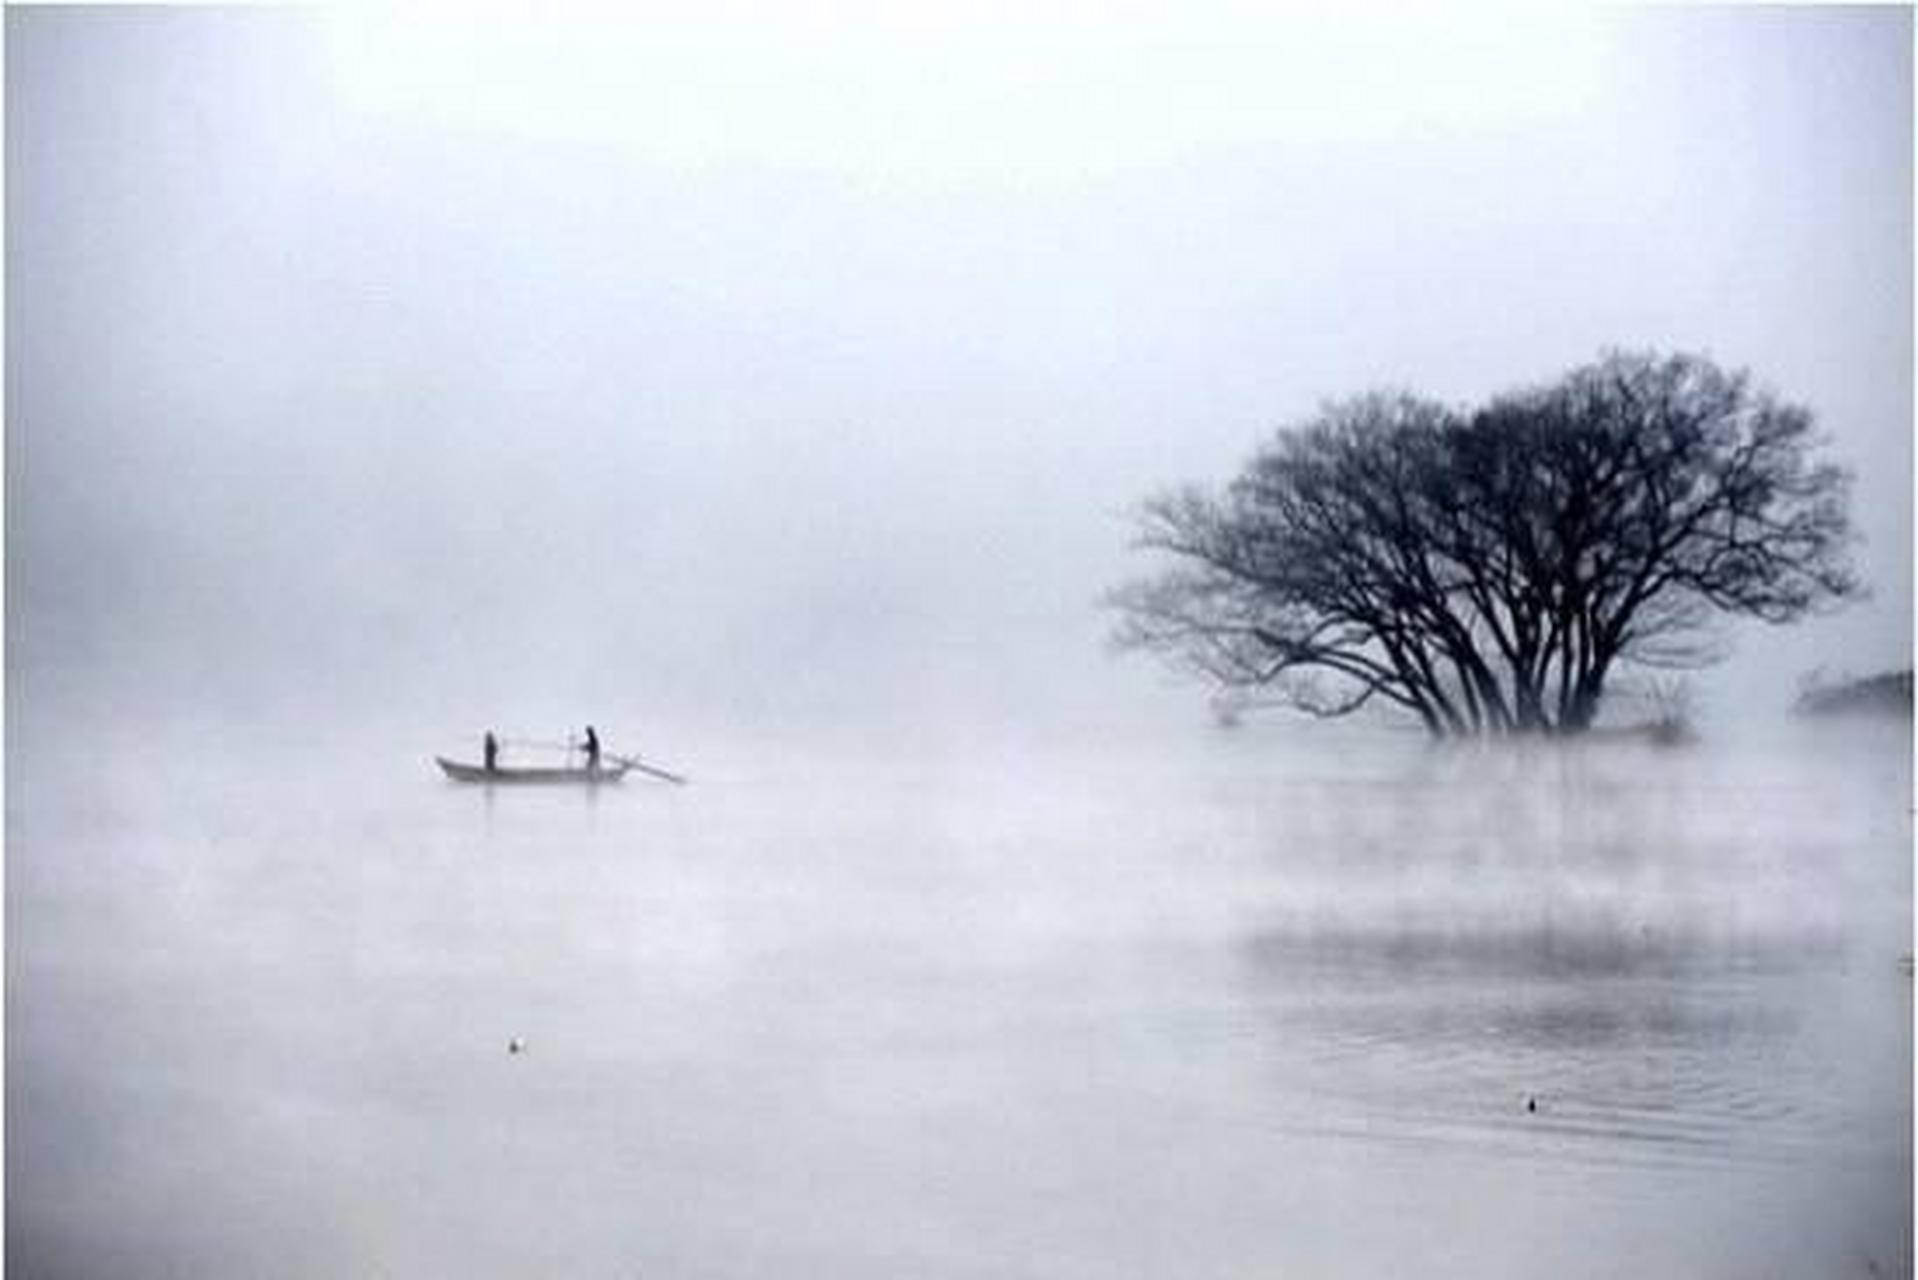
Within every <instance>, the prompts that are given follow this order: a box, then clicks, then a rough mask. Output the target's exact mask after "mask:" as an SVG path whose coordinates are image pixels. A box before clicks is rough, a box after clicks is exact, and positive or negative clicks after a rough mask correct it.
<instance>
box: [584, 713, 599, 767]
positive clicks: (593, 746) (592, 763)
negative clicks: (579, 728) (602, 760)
mask: <svg viewBox="0 0 1918 1280" xmlns="http://www.w3.org/2000/svg"><path fill="white" fill-rule="evenodd" d="M586 768H587V770H588V772H592V773H597V772H599V735H598V734H597V733H595V732H593V726H592V725H590V724H589V725H587V726H586Z"/></svg>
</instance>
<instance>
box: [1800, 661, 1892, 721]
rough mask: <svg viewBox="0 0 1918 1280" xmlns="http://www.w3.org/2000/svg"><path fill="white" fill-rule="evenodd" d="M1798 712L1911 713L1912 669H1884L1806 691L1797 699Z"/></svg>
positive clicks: (1833, 713)
mask: <svg viewBox="0 0 1918 1280" xmlns="http://www.w3.org/2000/svg"><path fill="white" fill-rule="evenodd" d="M1797 710H1798V714H1800V715H1808V716H1836V715H1883V716H1894V715H1895V716H1909V715H1911V672H1910V670H1905V671H1887V672H1885V673H1884V674H1883V675H1876V676H1867V677H1865V678H1864V679H1862V680H1847V681H1844V682H1842V683H1840V684H1834V685H1829V686H1826V687H1823V688H1813V689H1808V690H1806V691H1805V693H1804V694H1803V695H1801V696H1800V697H1799V699H1798V707H1797Z"/></svg>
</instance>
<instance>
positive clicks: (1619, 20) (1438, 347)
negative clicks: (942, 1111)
mask: <svg viewBox="0 0 1918 1280" xmlns="http://www.w3.org/2000/svg"><path fill="white" fill-rule="evenodd" d="M1055 12H1057V13H1058V14H1059V15H1061V16H1055V17H1052V18H1027V17H1019V18H1016V19H1015V18H1013V17H1011V16H1001V17H998V18H994V19H991V20H970V19H961V18H959V17H956V16H951V15H947V16H933V17H926V16H919V17H915V18H912V19H910V20H886V21H879V22H873V21H864V22H861V21H855V20H854V19H853V18H852V17H851V16H850V15H846V14H841V15H839V16H836V17H835V16H833V15H831V14H829V13H828V12H827V11H823V10H815V11H813V16H811V17H808V18H806V19H803V20H782V21H780V22H764V21H747V20H745V19H743V18H740V19H733V20H727V19H721V20H696V19H692V18H686V17H681V18H679V19H677V20H671V19H668V18H667V17H665V16H663V15H661V14H658V13H655V14H654V15H653V16H652V17H650V18H648V19H645V20H636V21H630V22H627V23H624V24H615V23H612V22H610V21H607V20H602V19H597V18H595V19H588V18H577V19H572V20H568V21H563V22H562V21H557V20H551V19H545V18H542V19H539V20H537V21H529V22H523V23H520V24H517V25H503V24H501V23H499V22H497V21H495V22H493V23H490V24H489V25H487V26H486V27H485V28H483V29H482V28H480V27H476V26H468V27H460V26H457V25H450V24H447V23H444V22H433V21H428V20H424V19H415V20H408V21H401V20H397V19H392V18H387V17H382V16H379V15H376V14H369V13H364V12H359V11H345V10H338V11H327V12H320V13H310V12H292V11H285V10H280V11H261V10H238V9H218V8H195V9H37V10H35V9H21V8H11V9H9V10H8V12H7V16H6V24H7V25H6V31H7V131H8V133H7V144H8V169H7V201H8V206H7V253H8V259H7V302H8V311H7V322H8V323H7V333H8V350H7V374H8V377H7V389H8V405H7V415H6V416H7V422H6V426H7V465H8V491H7V510H8V516H7V534H8V539H7V561H8V578H9V582H8V587H9V596H8V640H9V656H8V664H9V667H10V668H11V677H12V691H13V692H14V693H15V695H16V696H18V695H19V693H20V692H21V691H22V690H26V691H27V692H28V695H29V696H33V695H34V693H36V692H37V691H40V690H50V689H53V688H56V687H57V688H60V689H70V690H78V691H80V692H82V693H90V694H94V695H97V696H99V697H102V698H104V697H108V696H120V695H121V694H128V695H131V694H151V695H153V696H156V697H160V698H164V699H175V700H183V701H187V702H200V703H204V704H206V705H209V706H216V707H230V708H235V709H249V708H261V707H272V706H276V705H280V704H281V703H283V702H285V703H291V702H297V701H298V700H299V699H302V698H307V697H311V696H313V695H316V694H317V695H320V696H323V697H325V698H326V699H328V700H329V701H330V702H332V703H334V704H337V705H339V706H341V707H344V708H349V709H350V708H353V707H357V706H368V705H376V704H386V705H390V704H391V702H392V701H393V699H394V698H396V697H397V698H399V699H401V700H402V701H405V700H406V699H412V700H415V701H416V702H417V705H418V707H419V713H420V714H421V715H422V716H440V717H454V718H455V722H456V723H465V722H464V721H459V720H457V717H458V716H459V715H461V714H464V713H465V712H466V711H467V709H469V708H470V709H471V715H472V717H473V721H472V722H473V723H483V722H485V721H487V720H491V719H494V718H499V719H502V720H511V719H512V718H513V717H514V714H515V712H516V710H517V711H524V712H526V713H527V714H531V710H532V709H534V708H537V709H538V711H539V713H540V714H545V713H546V712H547V711H548V709H549V708H554V707H558V706H560V705H565V706H568V707H572V706H577V705H582V704H588V705H590V704H600V705H604V704H607V703H614V702H617V703H620V704H622V705H629V706H630V705H638V706H645V707H649V708H658V709H664V710H670V711H671V712H672V713H674V714H683V715H687V716H698V717H704V718H708V719H712V720H718V721H726V720H729V719H730V720H737V721H740V722H748V721H750V720H751V719H752V718H754V717H766V716H793V717H804V716H808V715H822V714H844V715H851V716H858V715H864V714H890V713H911V712H913V711H919V710H936V709H950V708H955V707H968V708H972V709H974V710H981V711H984V712H986V713H991V712H994V711H999V710H1004V711H1007V712H1031V711H1035V710H1036V711H1038V712H1042V713H1057V714H1060V715H1085V714H1103V713H1104V712H1106V711H1109V710H1110V709H1111V708H1113V707H1115V706H1119V705H1122V704H1126V703H1128V702H1129V701H1133V700H1136V701H1138V702H1139V703H1140V704H1141V705H1144V704H1146V703H1153V704H1154V705H1158V704H1161V703H1163V702H1164V701H1165V700H1166V699H1168V698H1177V699H1186V700H1189V701H1191V702H1192V703H1194V704H1196V703H1198V702H1199V701H1200V695H1199V693H1198V692H1196V691H1193V692H1180V693H1176V694H1174V693H1170V692H1168V690H1167V689H1166V688H1165V677H1164V676H1163V675H1162V674H1161V673H1160V672H1159V671H1158V670H1157V669H1156V668H1154V667H1153V666H1152V665H1151V664H1149V663H1148V662H1146V661H1145V660H1143V659H1138V658H1133V659H1115V658H1113V657H1111V656H1110V655H1108V654H1107V653H1106V652H1105V651H1104V650H1103V647H1102V638H1103V636H1104V634H1105V632H1106V630H1107V627H1108V625H1109V620H1108V619H1107V618H1105V617H1103V616H1102V615H1101V613H1100V611H1099V609H1098V608H1097V600H1098V597H1099V595H1100V594H1101V592H1102V591H1103V590H1104V589H1105V588H1107V587H1109V586H1111V585H1112V584H1114V583H1115V582H1116V581H1118V580H1120V579H1122V578H1124V577H1126V576H1128V575H1130V574H1132V573H1135V572H1138V571H1140V570H1141V569H1143V568H1144V565H1143V564H1141V563H1138V562H1136V561H1135V559H1134V557H1132V556H1131V555H1130V554H1129V553H1128V551H1127V549H1126V547H1127V541H1128V538H1129V536H1130V531H1129V528H1128V525H1127V522H1126V518H1125V517H1126V511H1127V509H1128V508H1129V507H1130V506H1131V505H1132V504H1133V503H1135V502H1136V501H1137V500H1139V499H1141V498H1143V497H1145V496H1147V495H1149V494H1150V493H1152V492H1154V491H1156V490H1158V489H1161V488H1164V487H1167V486H1170V485H1174V484H1178V483H1182V482H1186V481H1200V482H1222V481H1224V480H1226V479H1229V478H1230V476H1231V474H1232V473H1233V471H1234V470H1235V469H1236V468H1237V467H1238V466H1239V465H1240V464H1242V463H1243V461H1244V460H1245V459H1246V457H1247V456H1248V455H1249V454H1250V453H1251V451H1252V450H1253V449H1254V448H1255V447H1257V445H1258V444H1259V443H1260V442H1262V441H1263V440H1265V439H1267V438H1268V437H1269V435H1270V433H1271V432H1272V431H1273V430H1275V429H1276V428H1278V427H1279V426H1281V425H1283V424H1285V423H1288V422H1293V421H1297V420H1298V419H1299V418H1300V417H1302V416H1304V415H1306V414H1309V413H1310V412H1311V411H1312V409H1313V408H1314V407H1315V406H1316V405H1317V404H1318V403H1319V402H1321V401H1322V400H1324V399H1326V398H1330V397H1337V396H1342V395H1346V394H1350V393H1353V392H1357V391H1361V390H1364V389H1367V388H1369V387H1373V386H1379V385H1385V386H1405V387H1411V388H1414V389H1417V390H1420V391H1423V392H1426V393H1428V394H1431V395H1435V396H1438V397H1441V398H1443V399H1446V400H1449V401H1453V402H1457V403H1468V402H1471V401H1475V400H1478V399H1482V398H1484V397H1487V396H1489V395H1492V394H1494V393H1496V392H1498V391H1501V390H1504V389H1507V388H1510V387H1513V386H1516V385H1520V384H1525V383H1530V382H1534V381H1538V380H1542V379H1545V378H1549V377H1552V376H1554V375H1556V374H1558V373H1560V372H1562V371H1563V370H1565V369H1567V368H1569V367H1571V366H1572V365H1575V364H1577V363H1580V362H1583V361H1586V360H1589V359H1591V358H1593V357H1594V356H1596V355H1597V354H1598V353H1599V352H1600V351H1601V349H1603V348H1605V347H1608V346H1629V347H1643V346H1652V347H1659V348H1666V349H1685V350H1694V351H1704V352H1707V353H1709V354H1710V355H1712V356H1713V357H1714V358H1716V359H1718V360H1719V361H1720V362H1722V363H1724V364H1727V365H1731V366H1743V367H1749V368H1750V369H1751V370H1752V371H1753V373H1754V374H1755V375H1756V376H1757V378H1758V379H1759V380H1760V381H1761V382H1763V383H1765V384H1767V385H1769V386H1772V387H1774V388H1775V389H1777V390H1778V391H1779V392H1780V393H1782V394H1784V395H1785V396H1787V397H1789V398H1791V399H1795V400H1799V401H1802V402H1804V403H1807V404H1808V405H1810V406H1811V407H1812V409H1813V410H1814V411H1815V412H1816V413H1817V415H1818V416H1819V418H1820V420H1821V421H1822V423H1823V424H1824V425H1825V427H1826V428H1827V429H1828V430H1829V432H1830V433H1831V435H1832V437H1833V440H1834V442H1835V446H1836V450H1837V452H1838V455H1839V456H1840V457H1841V458H1842V459H1844V460H1846V461H1848V462H1850V463H1851V464H1852V465H1854V466H1855V467H1856V468H1857V469H1858V473H1859V482H1858V487H1857V493H1856V514H1857V517H1858V523H1859V526H1860V529H1861V531H1862V532H1863V534H1864V535H1865V538H1866V541H1865V543H1864V544H1863V545H1862V546H1861V548H1860V551H1859V555H1860V563H1861V564H1862V566H1863V568H1864V570H1865V574H1866V577H1867V578H1868V580H1869V581H1870V582H1871V583H1872V585H1873V588H1874V590H1875V593H1876V594H1875V598H1874V600H1873V601H1872V602H1871V603H1870V604H1869V605H1866V606H1861V607H1859V608H1855V609H1853V610H1850V611H1849V612H1847V613H1845V614H1843V615H1841V616H1839V617H1835V618H1831V619H1821V620H1817V621H1815V622H1811V623H1807V624H1805V625H1803V626H1800V627H1798V628H1796V629H1793V630H1791V631H1785V632H1771V631H1767V630H1766V629H1764V628H1761V627H1758V626H1757V625H1755V624H1753V625H1749V626H1739V627H1737V628H1735V629H1734V630H1733V631H1732V633H1731V635H1732V639H1733V644H1734V658H1733V659H1732V661H1731V663H1729V664H1728V665H1727V667H1726V669H1725V670H1724V671H1722V672H1720V673H1718V674H1717V675H1716V676H1715V677H1714V678H1713V681H1712V682H1711V686H1710V687H1711V688H1712V689H1713V690H1714V691H1715V692H1716V694H1717V696H1719V697H1720V698H1721V699H1723V700H1730V701H1733V702H1736V701H1737V700H1739V699H1741V698H1744V699H1750V698H1752V697H1760V698H1762V697H1764V696H1765V694H1764V692H1763V691H1765V690H1767V689H1770V690H1774V691H1775V692H1774V695H1773V696H1774V697H1775V699H1776V700H1778V701H1781V702H1782V701H1783V700H1786V699H1788V697H1789V685H1790V683H1791V681H1793V680H1795V679H1796V678H1797V676H1798V675H1799V674H1800V673H1801V672H1803V671H1805V670H1808V669H1810V668H1812V667H1815V666H1819V665H1824V666H1826V667H1829V668H1833V669H1848V670H1851V671H1853V672H1857V673H1864V672H1869V671H1876V670H1880V669H1884V668H1888V667H1891V666H1895V665H1905V664H1906V663H1908V661H1909V656H1908V655H1909V650H1910V619H1911V593H1910V586H1909V584H1910V577H1911V516H1910V511H1911V502H1910V493H1911V480H1912V461H1911V440H1912V371H1911V366H1912V323H1911V317H1912V296H1911V281H1912V257H1911V244H1912V216H1911V208H1912V206H1911V180H1912V136H1911V27H1910V18H1909V16H1908V14H1907V13H1905V12H1904V11H1901V10H1896V9H1876V10H1869V11H1863V10H1840V9H1829V8H1820V9H1807V10H1793V11H1783V10H1761V9H1736V8H1735V9H1713V10H1686V9H1659V10H1648V11H1623V10H1617V9H1607V10H1593V11H1581V10H1574V9H1567V10H1563V11H1558V12H1551V13H1546V14H1534V13H1523V12H1514V11H1511V10H1504V11H1500V10H1483V11H1476V12H1474V11H1464V12H1462V13H1443V12H1442V13H1433V14H1424V15H1419V14H1402V13H1396V12H1386V13H1383V14H1381V15H1379V16H1374V17H1371V18H1364V17H1360V18H1353V19H1346V18H1336V19H1335V18H1333V17H1331V16H1329V15H1326V16H1321V17H1320V18H1318V19H1314V20H1309V21H1308V20H1303V19H1296V18H1277V19H1266V20H1255V19H1254V18H1253V17H1252V16H1250V15H1248V14H1244V13H1241V14H1238V15H1236V16H1232V17H1226V16H1217V17H1212V18H1178V19H1172V18H1154V19H1150V20H1145V19H1140V18H1137V17H1130V18H1128V17H1117V16H1105V17H1097V16H1092V14H1091V11H1089V10H1085V9H1079V10H1075V11H1070V16H1066V15H1067V13H1068V11H1064V10H1060V11H1055ZM1781 682H1782V683H1781ZM395 691H399V692H397V693H396V692H395Z"/></svg>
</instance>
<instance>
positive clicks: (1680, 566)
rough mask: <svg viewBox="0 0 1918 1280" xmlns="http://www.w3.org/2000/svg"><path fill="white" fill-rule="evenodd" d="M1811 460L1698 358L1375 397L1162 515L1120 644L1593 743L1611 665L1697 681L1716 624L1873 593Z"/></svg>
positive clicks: (1323, 707)
mask: <svg viewBox="0 0 1918 1280" xmlns="http://www.w3.org/2000/svg"><path fill="white" fill-rule="evenodd" d="M1819 443H1820V442H1819V440H1818V437H1817V435H1816V433H1815V430H1814V424H1813V420H1812V416H1811V414H1810V413H1809V412H1807V411H1806V410H1805V409H1804V408H1802V407H1799V406H1797V405H1792V404H1788V403H1784V402H1782V401H1780V400H1778V399H1777V398H1775V397H1774V396H1772V395H1771V394H1769V393H1767V392H1764V391H1760V390H1758V389H1755V388H1754V387H1753V385H1752V383H1751V382H1750V380H1749V378H1748V377H1747V376H1746V375H1745V374H1744V373H1730V372H1726V371H1724V370H1721V369H1719V368H1718V367H1717V366H1715V365H1714V364H1712V363H1711V362H1710V361H1708V360H1705V359H1701V358H1698V357H1694V356H1684V355H1679V356H1654V355H1637V354H1615V355H1611V356H1608V357H1606V358H1605V359H1603V360H1601V361H1599V362H1598V363H1596V364H1593V365H1589V366H1587V367H1584V368H1580V369H1577V370H1574V371H1573V372H1571V373H1569V374H1568V375H1566V376H1565V377H1564V378H1562V379H1560V380H1559V381H1558V382H1555V383H1553V384H1551V385H1549V386H1544V387H1539V388H1535V389H1531V390H1526V391H1521V392H1516V393H1512V394H1509V395H1505V396H1502V397H1500V398H1498V399H1496V400H1494V401H1492V402H1491V403H1489V404H1487V405H1485V406H1483V407H1482V408H1479V409H1477V410H1474V411H1470V412H1462V411H1455V410H1452V409H1449V408H1447V407H1445V406H1443V405H1439V404H1435V403H1432V402H1429V401H1426V400H1422V399H1419V398H1417V397H1414V396H1410V395H1387V394H1371V395H1365V396H1361V397H1358V398H1355V399H1352V400H1348V401H1344V402H1342V403H1338V404H1335V405H1332V406H1330V407H1328V408H1326V409H1325V410H1324V411H1323V412H1322V413H1321V414H1320V416H1319V417H1318V418H1317V419H1316V420H1314V421H1312V422H1309V423H1306V424H1304V425H1303V426H1301V427H1298V428H1296V429H1293V430H1290V431H1286V432H1283V433H1281V434H1280V435H1279V436H1278V437H1277V439H1276V440H1274V441H1273V442H1272V444H1271V445H1270V446H1269V447H1267V448H1266V449H1264V450H1263V451H1262V452H1260V453H1259V454H1258V455H1257V456H1256V457H1254V458H1253V460H1252V462H1251V463H1250V464H1249V465H1248V466H1247V468H1246V469H1245V471H1244V473H1243V474H1241V475H1240V476H1239V477H1238V478H1237V479H1236V480H1235V481H1233V482H1232V483H1231V484H1230V485H1229V486H1228V487H1227V488H1226V489H1225V490H1224V491H1223V492H1220V493H1209V492H1205V491H1202V490H1199V489H1186V490H1183V491H1180V492H1177V493H1173V494H1170V495H1167V496H1164V497H1161V498H1158V499H1156V500H1154V501H1152V502H1149V503H1147V504H1146V506H1145V507H1144V509H1143V512H1142V515H1141V525H1142V536H1141V539H1140V541H1141V543H1142V545H1143V546H1144V547H1146V548H1148V549H1150V550H1152V551H1155V552H1157V553H1160V554H1161V555H1162V556H1163V557H1164V558H1165V559H1166V561H1167V564H1166V566H1165V567H1164V568H1163V570H1162V571H1161V572H1159V573H1158V574H1156V575H1155V576H1153V577H1150V578H1147V579H1143V580H1141V581H1138V582H1134V583H1132V584H1130V585H1128V586H1126V587H1123V588H1121V589H1119V590H1118V591H1117V592H1115V593H1114V595H1113V603H1114V604H1115V605H1116V606H1117V607H1118V608H1119V610H1120V612H1121V616H1122V622H1121V625H1120V638H1121V640H1122V642H1124V643H1127V644H1131V645H1136V646H1141V647H1145V648H1148V649H1153V650H1157V651H1159V652H1161V653H1163V654H1165V655H1167V656H1169V657H1171V658H1173V659H1174V660H1176V661H1177V662H1179V663H1181V664H1183V665H1185V666H1186V667H1188V668H1190V669H1192V670H1194V671H1196V672H1198V673H1199V674H1201V675H1202V676H1204V677H1206V678H1208V679H1209V680H1211V681H1213V682H1215V683H1216V684H1217V685H1218V686H1220V687H1221V688H1222V689H1224V690H1227V691H1231V692H1233V693H1236V694H1239V695H1241V696H1247V697H1255V698H1259V699H1269V700H1273V701H1278V702H1282V703H1286V704H1289V705H1291V706H1293V707H1296V708H1299V709H1301V710H1304V711H1307V712H1310V713H1313V714H1315V715H1320V716H1336V715H1342V714H1345V713H1348V712H1352V711H1356V710H1357V709H1359V708H1360V707H1363V706H1366V705H1368V704H1374V703H1384V704H1393V705H1396V706H1398V707H1400V708H1403V709H1404V710H1405V711H1407V712H1409V713H1411V714H1414V715H1416V716H1417V717H1418V718H1419V719H1420V720H1421V721H1422V722H1423V723H1424V724H1425V726H1426V727H1427V728H1428V729H1429V730H1430V731H1431V732H1432V733H1434V734H1437V735H1441V736H1444V735H1453V734H1465V733H1478V732H1531V731H1537V732H1562V733H1573V732H1578V731H1581V730H1584V729H1587V728H1589V727H1590V726H1591V724H1592V722H1593V719H1594V717H1595V716H1596V714H1597V712H1598V708H1599V704H1600V701H1601V699H1602V697H1603V695H1604V692H1605V687H1606V682H1607V680H1608V679H1609V678H1610V677H1612V675H1613V674H1614V673H1615V671H1616V670H1617V668H1618V667H1619V666H1620V664H1623V663H1636V664H1640V665H1647V666H1656V667H1690V666H1698V665H1702V664H1704V663H1707V662H1710V661H1712V660H1714V659H1715V658H1716V657H1718V656H1720V655H1721V653H1722V647H1721V646H1720V645H1719V643H1718V637H1717V634H1716V632H1715V630H1714V628H1713V626H1712V624H1713V622H1714V620H1715V619H1717V618H1719V617H1722V616H1727V615H1745V616H1750V617H1756V618H1760V619H1763V620H1765V621H1767V622H1788V621H1791V620H1793V619H1796V618H1799V617H1801V616H1803V615H1804V614H1805V613H1806V612H1808V611H1810V610H1813V609H1816V608H1819V607H1821V606H1824V605H1827V604H1832V603H1836V602H1839V601H1843V600H1845V599H1847V598H1849V597H1851V596H1853V595H1855V594H1857V593H1858V590H1859V588H1858V584H1857V582H1856V580H1855V578H1854V577H1853V574H1852V571H1851V568H1850V566H1849V563H1848V561H1847V558H1846V554H1845V553H1846V547H1847V544H1848V543H1849V542H1850V540H1851V536H1852V535H1851V532H1850V522H1849V516H1848V510H1847V477H1846V475H1845V473H1844V472H1843V471H1842V470H1841V469H1840V468H1838V467H1836V466H1834V465H1832V464H1830V463H1828V462H1823V461H1820V460H1818V458H1817V454H1818V451H1819Z"/></svg>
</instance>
